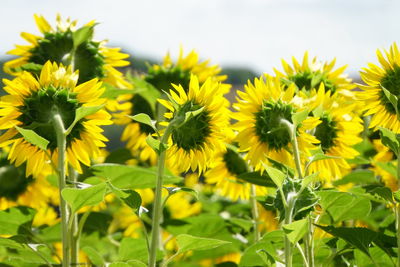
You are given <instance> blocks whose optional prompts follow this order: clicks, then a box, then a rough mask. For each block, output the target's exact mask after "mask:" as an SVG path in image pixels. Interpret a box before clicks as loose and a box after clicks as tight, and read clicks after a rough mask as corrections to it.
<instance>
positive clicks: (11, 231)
mask: <svg viewBox="0 0 400 267" xmlns="http://www.w3.org/2000/svg"><path fill="white" fill-rule="evenodd" d="M35 213H36V211H35V210H34V209H31V208H28V207H14V208H9V209H6V210H2V211H0V235H17V234H28V233H30V231H31V226H32V221H33V217H34V216H35Z"/></svg>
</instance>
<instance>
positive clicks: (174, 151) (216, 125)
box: [158, 75, 228, 175]
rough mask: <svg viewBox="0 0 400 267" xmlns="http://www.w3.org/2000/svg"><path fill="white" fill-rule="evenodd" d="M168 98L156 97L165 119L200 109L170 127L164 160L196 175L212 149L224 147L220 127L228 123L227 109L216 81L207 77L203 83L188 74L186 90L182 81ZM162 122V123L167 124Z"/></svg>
mask: <svg viewBox="0 0 400 267" xmlns="http://www.w3.org/2000/svg"><path fill="white" fill-rule="evenodd" d="M173 87H174V88H175V90H173V89H171V90H170V91H169V92H170V94H171V100H170V101H167V100H164V99H158V101H159V102H160V103H161V104H162V105H163V106H165V107H166V108H167V109H168V110H169V111H170V112H167V113H165V117H166V118H167V119H168V120H174V119H177V118H184V117H185V114H186V113H187V112H192V111H198V110H200V109H202V110H201V112H200V113H199V114H198V115H196V116H193V117H191V118H189V119H188V120H187V121H186V122H184V123H183V125H179V126H177V127H174V128H173V130H172V134H171V137H170V138H169V139H170V140H169V149H168V150H167V159H168V164H169V165H172V166H173V169H176V170H177V171H179V172H186V171H188V170H189V169H190V170H191V171H193V172H195V171H196V170H197V171H198V172H197V173H198V174H199V175H200V174H201V173H202V172H203V171H205V170H206V168H207V166H209V164H210V163H211V161H212V160H213V155H214V153H215V152H216V151H224V150H225V146H224V134H223V132H224V130H225V129H226V128H227V126H228V109H227V108H226V107H225V104H224V101H225V100H224V99H225V98H224V97H223V96H222V92H221V89H220V83H218V82H216V81H213V80H212V79H211V78H210V79H207V80H206V81H205V82H204V83H203V85H201V87H200V85H199V80H198V79H197V77H196V76H195V75H192V76H191V78H190V83H189V88H188V90H187V91H188V93H186V92H185V89H184V88H183V87H182V85H173ZM167 125H168V123H166V125H165V126H167Z"/></svg>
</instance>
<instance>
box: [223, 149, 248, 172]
mask: <svg viewBox="0 0 400 267" xmlns="http://www.w3.org/2000/svg"><path fill="white" fill-rule="evenodd" d="M224 162H225V166H226V168H227V169H228V171H229V172H230V173H232V174H234V175H240V174H242V173H245V172H247V166H246V162H245V161H244V160H243V159H242V158H241V157H240V156H239V154H238V153H236V152H235V151H233V150H232V149H230V148H228V149H227V150H226V152H225V154H224Z"/></svg>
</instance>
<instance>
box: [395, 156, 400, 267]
mask: <svg viewBox="0 0 400 267" xmlns="http://www.w3.org/2000/svg"><path fill="white" fill-rule="evenodd" d="M397 188H400V153H397ZM395 215H396V237H397V265H396V266H397V267H400V204H399V203H396V204H395Z"/></svg>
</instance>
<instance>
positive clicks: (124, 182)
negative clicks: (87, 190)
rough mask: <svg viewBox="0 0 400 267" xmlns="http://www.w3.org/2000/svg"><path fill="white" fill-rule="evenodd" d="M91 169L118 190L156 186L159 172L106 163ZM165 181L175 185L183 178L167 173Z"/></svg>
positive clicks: (151, 169)
mask: <svg viewBox="0 0 400 267" xmlns="http://www.w3.org/2000/svg"><path fill="white" fill-rule="evenodd" d="M91 169H92V171H93V173H94V174H95V175H96V176H99V177H103V178H106V179H108V180H109V181H110V182H111V183H112V184H113V185H114V186H116V187H118V188H122V189H128V188H129V189H142V188H154V187H155V186H156V181H157V171H156V169H155V168H143V167H139V166H126V165H119V164H110V163H106V164H99V165H94V166H92V167H91ZM163 181H164V184H174V183H179V182H181V181H182V178H181V177H178V176H174V175H173V174H172V173H169V172H167V171H166V173H165V175H164V180H163Z"/></svg>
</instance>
